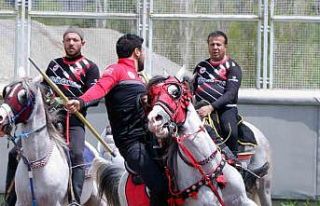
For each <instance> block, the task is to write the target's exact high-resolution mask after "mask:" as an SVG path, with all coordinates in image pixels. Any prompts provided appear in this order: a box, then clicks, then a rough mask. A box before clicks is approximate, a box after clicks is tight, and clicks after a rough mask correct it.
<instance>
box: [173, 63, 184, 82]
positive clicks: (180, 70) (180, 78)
mask: <svg viewBox="0 0 320 206" xmlns="http://www.w3.org/2000/svg"><path fill="white" fill-rule="evenodd" d="M185 73H186V66H185V65H182V67H181V68H180V69H179V71H178V72H177V74H176V75H175V76H176V78H177V79H178V80H179V81H180V82H182V81H183V77H184V75H185Z"/></svg>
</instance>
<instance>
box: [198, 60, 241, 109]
mask: <svg viewBox="0 0 320 206" xmlns="http://www.w3.org/2000/svg"><path fill="white" fill-rule="evenodd" d="M194 74H195V78H194V85H193V86H194V94H195V98H196V100H197V101H200V100H206V101H208V102H210V104H211V105H212V106H213V107H214V108H216V109H221V108H223V107H225V106H235V104H236V103H237V102H238V91H239V88H240V85H241V78H242V72H241V68H240V66H239V65H238V64H237V63H236V62H235V61H234V60H233V59H231V58H227V59H226V60H225V61H223V62H219V64H213V63H211V62H210V59H206V60H204V61H202V62H200V63H199V64H197V65H196V67H195V69H194Z"/></svg>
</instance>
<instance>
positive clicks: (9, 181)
mask: <svg viewBox="0 0 320 206" xmlns="http://www.w3.org/2000/svg"><path fill="white" fill-rule="evenodd" d="M17 156H18V154H17V151H16V150H15V148H13V149H12V150H11V151H10V152H9V156H8V165H7V166H8V167H7V177H6V191H5V206H14V205H15V204H16V201H17V195H16V192H15V187H14V177H15V173H16V170H17V167H18V163H19V161H18V159H17Z"/></svg>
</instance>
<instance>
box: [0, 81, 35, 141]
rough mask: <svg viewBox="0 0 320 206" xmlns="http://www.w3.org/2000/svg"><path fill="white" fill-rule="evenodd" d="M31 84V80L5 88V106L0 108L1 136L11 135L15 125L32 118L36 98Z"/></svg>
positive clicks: (3, 93) (17, 82) (18, 82)
mask: <svg viewBox="0 0 320 206" xmlns="http://www.w3.org/2000/svg"><path fill="white" fill-rule="evenodd" d="M30 83H31V80H30V79H23V80H20V81H16V82H13V83H11V84H9V85H7V86H5V87H4V89H3V92H2V96H3V104H2V105H1V106H0V130H1V132H0V134H1V136H3V135H5V134H9V133H10V132H11V130H12V127H13V126H14V125H16V124H19V123H25V122H26V121H27V120H28V119H29V118H30V116H31V114H32V112H33V108H34V105H35V98H36V93H35V91H34V90H33V89H31V87H30Z"/></svg>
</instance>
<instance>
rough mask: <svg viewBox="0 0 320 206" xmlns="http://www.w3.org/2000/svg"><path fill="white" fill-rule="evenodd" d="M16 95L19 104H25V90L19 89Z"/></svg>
mask: <svg viewBox="0 0 320 206" xmlns="http://www.w3.org/2000/svg"><path fill="white" fill-rule="evenodd" d="M17 97H18V101H19V103H20V104H22V105H26V104H27V92H26V90H24V89H23V90H21V91H19V92H18V94H17Z"/></svg>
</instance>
